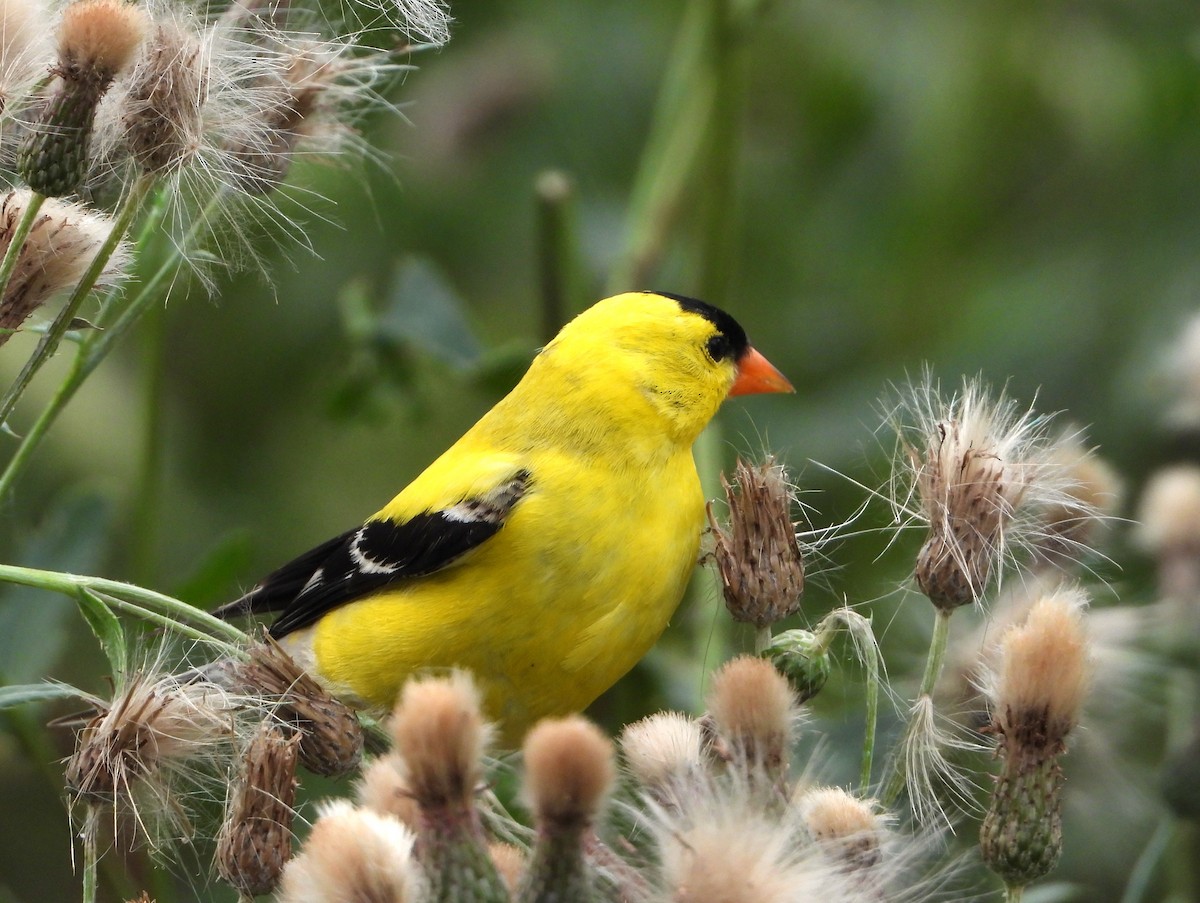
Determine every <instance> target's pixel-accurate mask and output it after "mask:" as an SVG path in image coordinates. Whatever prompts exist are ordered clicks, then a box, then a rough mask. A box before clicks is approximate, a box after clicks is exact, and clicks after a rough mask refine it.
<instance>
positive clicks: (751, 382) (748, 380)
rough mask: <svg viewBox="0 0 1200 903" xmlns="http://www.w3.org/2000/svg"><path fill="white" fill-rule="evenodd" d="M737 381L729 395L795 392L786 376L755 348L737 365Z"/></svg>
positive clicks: (749, 350)
mask: <svg viewBox="0 0 1200 903" xmlns="http://www.w3.org/2000/svg"><path fill="white" fill-rule="evenodd" d="M737 374H738V375H737V379H736V380H734V382H733V388H732V389H730V390H729V394H730V395H731V396H733V395H760V394H762V393H764V392H795V391H796V390H795V388H794V387H793V386H792V384H791V383H790V382H788V379H787V377H786V376H784V375H783V374H782V373H780V372H779V371H778V370H777V369H775V365H774V364H772V363H771V362H770V361H768V360H767V359H766V358H765V357H763V356H762V355H761V354H759V353H758V352H757V351H755V350H754V349H753V348H749V349H747V350H746V353H745V354H743V355H742V359H741V360H740V361H738V365H737Z"/></svg>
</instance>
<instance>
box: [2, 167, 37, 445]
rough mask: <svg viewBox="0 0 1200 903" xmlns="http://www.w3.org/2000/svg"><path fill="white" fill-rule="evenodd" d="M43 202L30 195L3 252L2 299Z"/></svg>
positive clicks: (34, 195)
mask: <svg viewBox="0 0 1200 903" xmlns="http://www.w3.org/2000/svg"><path fill="white" fill-rule="evenodd" d="M45 201H46V196H45V195H44V194H38V193H37V192H36V191H34V192H31V193H30V198H29V203H28V204H26V205H25V209H24V211H22V213H21V218H20V219H19V220H18V221H17V227H16V229H14V230H13V235H12V240H11V241H9V243H8V250H6V251H5V252H4V259H3V260H0V297H3V295H4V292H5V291H6V290H7V289H8V282H9V280H10V279H12V274H13V270H14V269H16V266H17V261H18V260H19V259H20V257H21V249H22V248H24V247H25V239H27V238H28V237H29V233H30V231H31V230H32V229H33V224H34V223H35V222H37V216H38V211H40V210H41V209H42V204H43V203H45ZM6 416H7V415H6ZM3 422H4V418H3V417H0V423H3Z"/></svg>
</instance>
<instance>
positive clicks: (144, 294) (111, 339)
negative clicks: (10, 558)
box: [0, 191, 225, 499]
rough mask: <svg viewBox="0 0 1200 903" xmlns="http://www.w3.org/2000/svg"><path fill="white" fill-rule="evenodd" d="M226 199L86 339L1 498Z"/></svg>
mask: <svg viewBox="0 0 1200 903" xmlns="http://www.w3.org/2000/svg"><path fill="white" fill-rule="evenodd" d="M224 198H225V192H224V191H218V192H217V193H216V194H215V195H214V196H213V198H212V199H211V200H210V201H209V203H208V205H207V206H206V207H205V208H204V211H203V212H202V213H201V214H200V216H199V217H198V218H197V220H196V222H194V223H193V224H192V227H191V229H189V230H188V232H187V234H186V235H184V236H183V238H182V239H180V241H179V242H177V243H176V244H175V246H174V248H173V250H172V253H171V254H170V255H169V256H168V258H167V259H166V260H165V261H163V263H162V265H161V266H160V267H159V268H158V270H157V271H156V272H155V274H154V275H153V276H152V277H151V278H150V279H149V280H148V281H146V282H144V283H143V284H142V285H141V287H140V288H139V289H138V291H137V292H136V293H135V294H134V295H133V297H132V299H131V300H130V303H129V304H128V305H127V306H126V307H125V309H124V310H123V311H122V312H121V314H120V316H118V317H117V319H116V321H115V322H114V323H112V324H111V325H108V326H106V328H105V329H104V331H103V332H100V331H97V332H93V333H91V334H90V335H89V336H88V337H87V339H85V340H84V343H83V345H82V346H81V347H80V349H79V352H78V354H76V356H75V360H74V363H73V365H72V367H71V371H70V372H69V373H68V374H67V376H66V379H64V380H63V382H62V384H61V385H60V386H59V387H58V389H57V391H56V392H55V393H54V397H53V398H51V399H50V403H49V404H48V405H46V407H45V408H43V409H42V412H41V414H39V415H38V418H37V420H36V421H34V423H33V426H31V427H30V428H29V430H28V431H26V433H25V436H24V438H23V439H22V440H21V444H20V445H19V446H18V447H17V451H16V453H15V454H14V455H13V457H12V459H11V460H10V461H9V462H8V466H7V467H5V469H4V472H3V474H0V499H3V498H5V497H6V496H7V495H8V494H9V493H10V492H12V488H13V486H14V485H15V484H16V481H17V478H18V476H20V474H21V472H22V471H23V470H24V469H25V467H26V466H27V465H28V463H29V460H30V459H31V458H32V456H33V452H34V451H35V450H36V448H37V447H38V445H39V444H41V441H42V439H43V438H45V435H46V433H47V432H49V430H50V427H51V426H52V425H53V424H54V422H55V421H56V420H57V419H58V415H59V414H61V413H62V411H63V409H64V408H66V406H67V404H68V403H70V401H71V399H72V398H73V397H74V396H75V393H76V392H77V391H78V390H79V387H80V386H81V385H83V383H84V381H85V380H86V379H87V378H88V377H89V376H90V375H91V373H92V371H93V370H95V369H96V367H97V366H99V364H100V362H101V361H102V360H104V358H105V356H107V354H108V352H109V351H110V350H112V348H113V346H114V345H115V344H116V343H117V342H118V341H120V340H121V338H122V337H123V336H124V335H125V333H126V332H128V331H129V328H130V327H131V326H132V325H133V324H134V323H135V322H137V320H138V318H139V317H140V316H141V315H142V313H143V312H144V311H145V310H146V308H147V307H148V306H149V305H150V304H151V303H153V302H154V301H155V300H156V298H157V293H158V289H159V287H160V286H162V284H163V283H164V282H166V280H167V279H168V277H170V276H171V275H172V274H173V273H174V272H175V270H176V268H177V267H178V265H179V262H180V261H181V260H182V258H183V254H184V251H185V250H186V248H187V247H188V245H189V244H190V243H191V241H192V239H193V238H195V236H196V235H197V234H199V232H200V231H201V229H203V228H204V227H205V226H206V225H207V221H208V218H209V216H210V215H211V213H212V211H213V210H214V209H216V207H217V206H218V205H219V203H220V202H221V201H222V200H223V199H224ZM111 301H112V298H111V297H110V298H109V300H108V301H106V302H105V305H104V308H103V310H102V313H103V312H105V311H107V310H108V309H109V307H110V306H111Z"/></svg>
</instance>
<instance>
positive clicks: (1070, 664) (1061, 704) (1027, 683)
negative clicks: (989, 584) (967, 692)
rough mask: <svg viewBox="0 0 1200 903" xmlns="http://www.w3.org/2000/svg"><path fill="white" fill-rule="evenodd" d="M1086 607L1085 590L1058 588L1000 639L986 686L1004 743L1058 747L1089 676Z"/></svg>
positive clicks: (1071, 724) (1074, 717) (1073, 719)
mask: <svg viewBox="0 0 1200 903" xmlns="http://www.w3.org/2000/svg"><path fill="white" fill-rule="evenodd" d="M1086 607H1087V595H1086V594H1085V593H1084V592H1083V590H1081V589H1078V588H1069V587H1063V588H1059V589H1057V590H1055V591H1052V592H1050V593H1048V594H1047V595H1045V596H1043V597H1042V598H1041V599H1039V600H1038V601H1037V602H1035V603H1034V605H1033V607H1032V608H1031V609H1030V611H1029V614H1028V615H1027V616H1026V617H1025V621H1024V623H1023V624H1019V625H1017V626H1015V627H1012V628H1010V629H1009V630H1008V631H1007V632H1006V633H1005V634H1004V636H1003V637H1002V638H1001V640H1000V663H999V665H998V667H997V669H996V671H995V672H993V673H992V674H990V675H989V676H988V677H987V678H985V689H986V691H987V693H988V696H989V697H990V698H991V700H992V706H993V728H994V730H995V731H996V732H997V734H998V735H999V736H1000V737H1001V742H1002V743H1004V744H1019V745H1020V746H1022V747H1027V746H1037V747H1039V748H1042V749H1046V750H1051V749H1053V750H1055V751H1061V749H1062V747H1063V744H1064V741H1065V740H1066V736H1067V734H1068V733H1069V732H1070V731H1071V729H1072V728H1073V727H1074V726H1075V724H1076V722H1077V721H1078V720H1079V711H1080V708H1081V707H1082V705H1083V697H1084V694H1085V692H1086V690H1087V684H1088V680H1089V667H1088V642H1087V636H1086V634H1085V631H1084V625H1083V612H1084V610H1085V608H1086Z"/></svg>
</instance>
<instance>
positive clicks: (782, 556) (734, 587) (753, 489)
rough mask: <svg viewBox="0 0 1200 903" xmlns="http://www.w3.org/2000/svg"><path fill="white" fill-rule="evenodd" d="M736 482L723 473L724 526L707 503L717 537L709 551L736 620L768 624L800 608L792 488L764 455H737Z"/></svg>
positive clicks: (800, 566)
mask: <svg viewBox="0 0 1200 903" xmlns="http://www.w3.org/2000/svg"><path fill="white" fill-rule="evenodd" d="M734 477H735V486H731V485H730V484H729V482H728V481H727V480H726V479H725V477H724V475H722V477H721V485H722V486H724V487H725V498H726V499H727V501H728V502H729V518H730V528H729V530H728V531H726V530H725V529H724V528H723V527H722V526H721V524H720V523H719V522H718V521H717V519H716V517H715V516H714V515H713V511H712V505H711V504H710V505H709V506H708V521H709V524H711V526H712V530H713V535H714V536H715V537H716V547H715V548H714V550H713V556H714V558H715V559H716V562H717V569H718V570H719V571H720V574H721V585H722V589H723V591H724V594H725V605H726V606H727V607H728V608H729V613H730V614H732V615H733V618H734V620H736V621H747V622H749V623H751V624H753V625H754V626H756V627H767V626H770V625H771V624H774V623H776V622H777V621H781V620H783V619H784V618H786V617H787V616H788V615H791V614H794V613H795V612H797V611H798V610H799V609H800V595H801V593H803V592H804V560H803V558H802V557H801V555H800V546H799V544H798V543H797V542H796V528H795V525H794V524H793V523H792V512H791V507H792V488H791V486H790V485H789V484H788V481H787V473H786V471H785V470H784V469H783V466H782V465H780V464H776V463H775V459H774V458H771V457H768V458H767V460H766V461H764V462H763V463H762V464H758V465H751V464H747V463H746V462H745V461H743V460H741V459H738V462H737V465H736V468H735V471H734Z"/></svg>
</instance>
